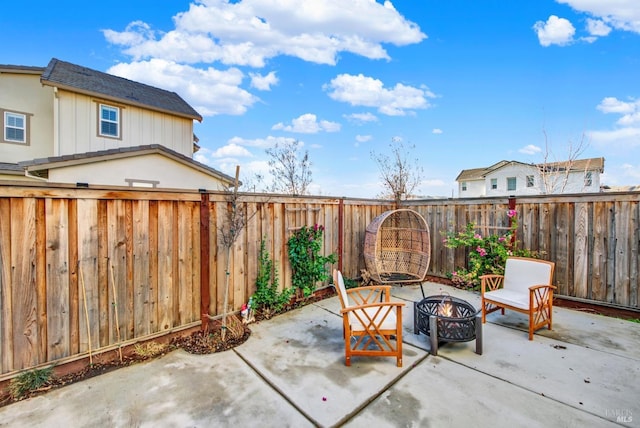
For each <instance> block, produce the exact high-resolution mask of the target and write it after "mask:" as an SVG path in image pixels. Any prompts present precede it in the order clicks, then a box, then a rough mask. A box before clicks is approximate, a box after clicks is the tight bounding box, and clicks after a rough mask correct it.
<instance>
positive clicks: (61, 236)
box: [45, 199, 70, 360]
mask: <svg viewBox="0 0 640 428" xmlns="http://www.w3.org/2000/svg"><path fill="white" fill-rule="evenodd" d="M67 204H68V201H67V200H64V199H47V200H46V201H45V206H46V225H47V228H46V236H47V243H46V249H47V254H46V258H47V293H46V302H47V343H48V345H49V346H48V349H47V358H48V359H53V360H55V359H58V358H62V357H66V356H68V355H69V338H70V331H69V327H70V322H69V321H70V320H69V315H70V308H69V260H68V256H69V248H68V242H69V241H68V239H67V233H68V230H69V223H68V216H67V213H68V208H67Z"/></svg>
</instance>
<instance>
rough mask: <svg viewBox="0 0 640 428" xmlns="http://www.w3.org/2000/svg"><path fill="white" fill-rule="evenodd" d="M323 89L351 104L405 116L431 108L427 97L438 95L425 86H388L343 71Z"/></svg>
mask: <svg viewBox="0 0 640 428" xmlns="http://www.w3.org/2000/svg"><path fill="white" fill-rule="evenodd" d="M323 89H324V90H325V91H327V92H328V95H329V97H331V98H332V99H334V100H336V101H342V102H347V103H349V104H351V105H352V106H365V107H375V108H377V109H378V111H379V112H380V113H382V114H386V115H388V116H404V115H406V114H408V113H411V112H412V110H415V109H425V108H428V107H430V104H429V101H428V98H435V95H434V94H433V93H432V92H431V91H429V89H428V88H426V87H425V88H415V87H411V86H406V85H403V84H401V83H397V84H396V85H395V86H394V87H393V88H390V89H387V88H385V87H384V84H383V83H382V81H380V80H378V79H374V78H372V77H367V76H364V75H362V74H359V75H357V76H354V75H351V74H340V75H338V76H336V77H335V78H334V79H333V80H331V82H330V83H328V84H326V85H324V87H323Z"/></svg>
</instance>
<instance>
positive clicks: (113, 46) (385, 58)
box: [0, 0, 640, 197]
mask: <svg viewBox="0 0 640 428" xmlns="http://www.w3.org/2000/svg"><path fill="white" fill-rule="evenodd" d="M89 4H91V3H88V2H86V1H77V0H60V1H57V2H55V6H54V4H53V3H50V2H43V1H23V2H17V3H15V4H13V5H12V7H11V13H10V14H8V13H3V14H2V15H0V42H1V44H2V46H3V49H2V53H1V54H0V63H3V64H13V65H32V66H45V65H46V64H47V63H48V62H49V60H50V59H51V58H54V57H55V58H58V59H61V60H63V61H69V62H72V63H75V64H79V65H83V66H87V67H90V68H94V69H97V70H101V71H105V72H109V73H112V74H116V75H119V76H122V77H126V78H129V79H132V80H136V81H140V82H144V83H147V84H150V85H154V86H158V87H161V88H164V89H168V90H172V91H175V92H177V93H178V94H180V95H181V96H182V97H183V98H184V99H185V100H186V101H187V102H189V103H190V104H191V105H192V106H193V107H194V108H196V110H198V112H199V113H200V114H201V115H203V117H204V120H203V121H202V123H196V124H195V127H194V130H195V133H196V135H197V136H198V137H199V139H200V145H201V147H202V149H201V150H200V151H199V152H198V153H197V154H196V159H197V160H199V161H201V162H203V163H206V164H208V165H210V166H212V167H214V168H217V169H219V170H221V171H224V172H226V173H228V174H230V175H234V172H235V166H236V165H240V172H241V179H243V180H245V181H251V180H252V177H253V176H254V174H256V173H263V174H264V173H266V172H267V171H268V166H267V160H268V157H267V155H266V153H265V149H267V148H269V147H271V146H273V144H274V143H275V142H277V141H284V140H286V139H295V140H299V141H300V142H302V143H303V144H304V149H305V150H308V152H309V156H310V158H311V161H312V173H313V176H312V179H313V184H312V186H311V193H313V194H321V195H330V196H351V197H375V196H376V195H377V194H379V193H380V191H381V190H382V187H381V185H380V180H379V171H378V166H377V164H376V163H375V162H374V161H373V160H372V157H371V153H372V151H373V152H375V153H382V154H385V153H386V154H389V153H390V151H389V144H390V143H391V141H392V140H393V139H396V138H399V139H402V141H403V142H405V144H407V145H415V149H414V151H413V152H412V153H410V155H411V156H412V157H413V156H415V157H416V158H418V159H419V161H420V164H421V165H422V167H423V169H424V174H423V182H422V184H421V186H420V187H419V189H418V191H417V193H419V194H420V195H424V196H427V195H428V196H452V195H454V196H457V185H456V183H455V177H456V176H457V175H458V174H459V172H460V171H461V170H463V169H469V168H477V167H486V166H490V165H492V164H494V163H496V162H498V161H500V160H516V161H520V162H535V163H538V162H542V161H543V159H544V155H545V154H547V155H548V158H549V159H550V160H556V161H561V160H564V159H566V158H567V156H568V152H569V151H570V150H571V148H572V147H576V146H577V145H579V144H580V143H581V142H583V143H584V144H585V145H586V150H585V151H584V152H583V153H582V155H581V156H580V158H587V157H600V156H602V157H604V158H605V174H604V176H603V177H602V183H603V184H607V185H610V186H622V185H637V184H640V6H639V5H638V0H609V1H601V0H527V1H512V0H487V1H479V0H450V1H432V0H397V1H393V2H389V1H387V2H383V1H374V0H352V1H345V0H279V1H276V0H238V1H225V0H205V1H197V2H188V1H157V0H154V1H150V0H136V1H131V0H112V1H110V2H107V3H104V4H101V5H100V9H99V10H97V9H96V6H93V5H92V6H90V7H89V6H88V5H89Z"/></svg>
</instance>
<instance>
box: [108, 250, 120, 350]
mask: <svg viewBox="0 0 640 428" xmlns="http://www.w3.org/2000/svg"><path fill="white" fill-rule="evenodd" d="M107 260H108V261H109V266H111V289H112V290H113V312H114V315H115V319H116V338H117V340H118V354H119V355H120V362H122V344H121V339H120V321H119V320H118V296H117V295H116V281H115V278H114V274H113V263H111V259H110V258H107Z"/></svg>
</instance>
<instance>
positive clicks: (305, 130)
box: [271, 113, 340, 134]
mask: <svg viewBox="0 0 640 428" xmlns="http://www.w3.org/2000/svg"><path fill="white" fill-rule="evenodd" d="M271 129H274V130H281V131H288V132H298V133H301V134H317V133H318V132H322V131H324V132H337V131H340V124H339V123H336V122H330V121H328V120H321V121H318V118H317V116H316V115H315V114H312V113H306V114H303V115H302V116H300V117H298V118H296V119H293V120H292V121H291V125H285V124H284V123H282V122H280V123H277V124H275V125H273V127H272V128H271Z"/></svg>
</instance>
